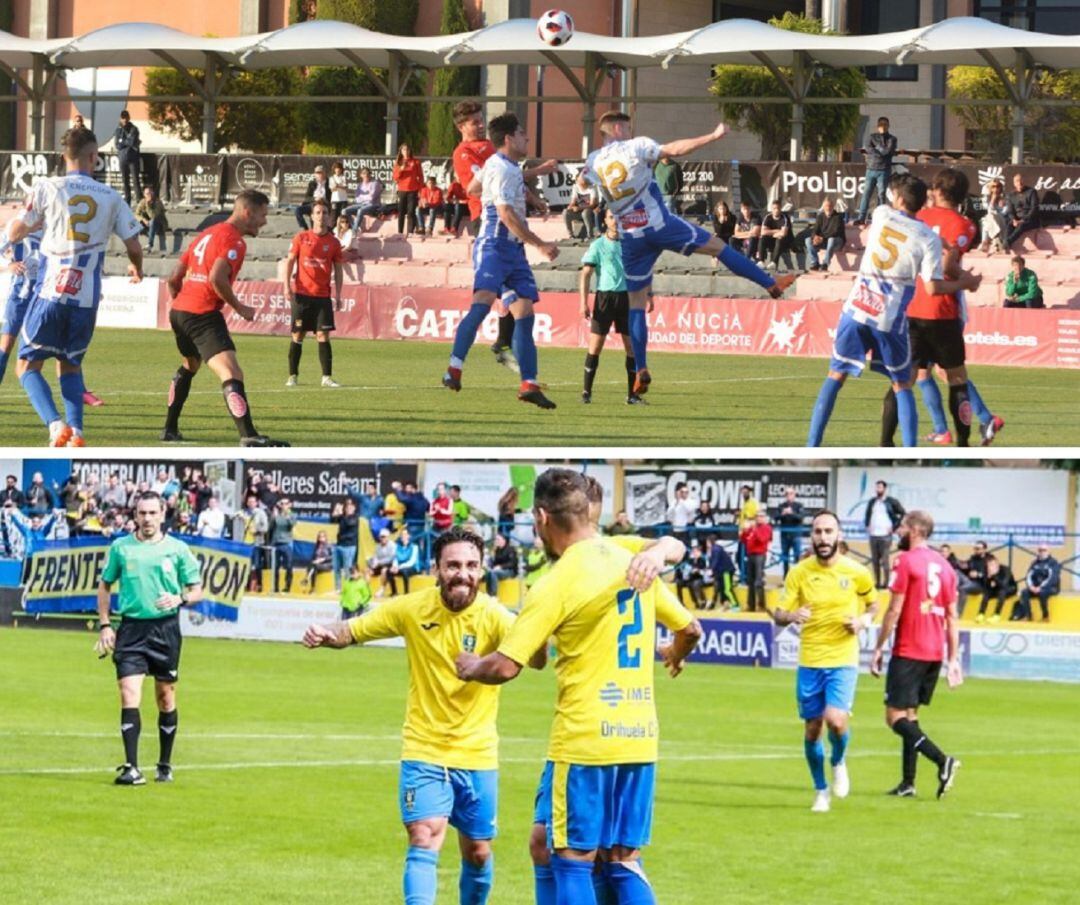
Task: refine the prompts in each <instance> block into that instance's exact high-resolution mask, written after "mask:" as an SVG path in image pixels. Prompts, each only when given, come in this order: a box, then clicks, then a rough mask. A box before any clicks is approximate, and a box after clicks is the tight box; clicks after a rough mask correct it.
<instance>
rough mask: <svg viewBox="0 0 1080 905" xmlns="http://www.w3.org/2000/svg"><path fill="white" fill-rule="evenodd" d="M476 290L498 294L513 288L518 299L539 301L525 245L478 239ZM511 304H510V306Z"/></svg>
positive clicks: (474, 254)
mask: <svg viewBox="0 0 1080 905" xmlns="http://www.w3.org/2000/svg"><path fill="white" fill-rule="evenodd" d="M472 263H473V292H493V293H494V294H495V295H497V296H501V295H503V294H504V293H505V292H507V291H510V292H513V293H515V294H516V296H517V297H518V298H523V299H531V300H532V301H534V302H535V301H537V300H538V299H539V298H540V292H539V290H538V289H537V288H536V279H535V278H534V277H533V272H532V268H531V267H529V260H528V258H526V257H525V246H524V245H522V244H521V243H519V242H508V241H505V240H503V241H499V240H497V239H477V240H476V244H475V245H473V254H472ZM507 307H509V306H507Z"/></svg>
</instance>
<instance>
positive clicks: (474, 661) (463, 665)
mask: <svg viewBox="0 0 1080 905" xmlns="http://www.w3.org/2000/svg"><path fill="white" fill-rule="evenodd" d="M454 663H455V666H456V667H457V674H458V678H459V679H461V680H462V681H464V682H480V683H481V684H482V685H502V684H503V683H505V682H509V681H510V680H511V679H514V678H517V675H518V673H520V672H521V664H520V663H517V662H515V661H514V660H511V659H510V658H509V657H507V656H506V655H505V654H500V653H499V652H498V651H493V652H492V653H490V654H488V655H487V656H486V657H478V656H476V654H467V653H460V654H458V655H457V659H456V660H455V661H454Z"/></svg>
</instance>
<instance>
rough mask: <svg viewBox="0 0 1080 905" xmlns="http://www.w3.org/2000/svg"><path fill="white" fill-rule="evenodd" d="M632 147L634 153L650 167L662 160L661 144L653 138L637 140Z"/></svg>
mask: <svg viewBox="0 0 1080 905" xmlns="http://www.w3.org/2000/svg"><path fill="white" fill-rule="evenodd" d="M632 147H633V149H634V153H635V154H637V155H638V157H640V158H641V159H642V160H644V161H645V162H646V163H648V164H649V165H650V166H651V165H652V164H654V163H656V161H658V160H659V159H660V144H659V143H658V142H656V141H653V139H651V138H635V139H634V140H633V144H632Z"/></svg>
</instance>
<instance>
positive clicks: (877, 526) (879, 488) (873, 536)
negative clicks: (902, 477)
mask: <svg viewBox="0 0 1080 905" xmlns="http://www.w3.org/2000/svg"><path fill="white" fill-rule="evenodd" d="M887 489H888V485H887V484H886V483H885V482H884V481H876V482H875V483H874V496H873V497H872V498H871V500H870V502H868V503H867V504H866V512H865V513H864V515H863V524H864V525H865V526H866V536H867V537H868V538H870V562H871V565H872V568H873V570H874V583H875V585H876V586H877V588H878V590H881V589H882V588H887V587H888V586H889V551H890V549H891V548H892V539H893V534H894V533H895V531H896V529H897V528H898V527H899V526H900V520H901V519H902V518H903V517H904V507H903V506H901V505H900V502H899V500H895V499H893V498H892V497H891V496H887V495H886V493H885V491H886V490H887Z"/></svg>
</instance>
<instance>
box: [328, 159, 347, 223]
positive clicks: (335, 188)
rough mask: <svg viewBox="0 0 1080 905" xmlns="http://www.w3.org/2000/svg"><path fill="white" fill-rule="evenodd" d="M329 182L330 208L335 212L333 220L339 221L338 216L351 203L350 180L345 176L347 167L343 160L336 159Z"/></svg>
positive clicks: (331, 168)
mask: <svg viewBox="0 0 1080 905" xmlns="http://www.w3.org/2000/svg"><path fill="white" fill-rule="evenodd" d="M327 182H328V183H329V185H330V198H329V201H330V210H331V211H332V212H333V214H334V220H333V222H334V223H337V220H338V217H340V216H341V214H342V212H343V211H344V210H345V208H346V207H347V206H348V204H349V180H348V179H346V177H345V167H344V165H343V164H342V163H341V162H339V161H335V162H334V165H333V166H332V167H330V178H329V179H328V180H327Z"/></svg>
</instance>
